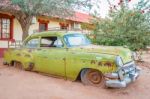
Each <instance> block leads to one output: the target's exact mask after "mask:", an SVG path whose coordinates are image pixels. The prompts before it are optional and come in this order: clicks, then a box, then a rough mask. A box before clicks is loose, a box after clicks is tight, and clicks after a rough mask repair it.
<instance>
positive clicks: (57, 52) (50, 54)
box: [35, 36, 66, 77]
mask: <svg viewBox="0 0 150 99" xmlns="http://www.w3.org/2000/svg"><path fill="white" fill-rule="evenodd" d="M35 56H36V57H35V63H36V64H35V70H36V71H40V72H44V73H48V74H53V75H57V76H63V77H64V76H65V58H66V49H65V48H63V44H62V42H61V40H60V39H59V38H58V37H56V36H53V37H41V43H40V48H39V51H38V52H37V53H36V55H35Z"/></svg>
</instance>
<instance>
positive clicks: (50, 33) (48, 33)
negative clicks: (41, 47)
mask: <svg viewBox="0 0 150 99" xmlns="http://www.w3.org/2000/svg"><path fill="white" fill-rule="evenodd" d="M67 34H82V33H80V32H76V31H44V32H39V33H34V34H32V35H30V37H31V38H32V37H39V36H61V37H62V36H64V35H67Z"/></svg>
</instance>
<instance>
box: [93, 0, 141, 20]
mask: <svg viewBox="0 0 150 99" xmlns="http://www.w3.org/2000/svg"><path fill="white" fill-rule="evenodd" d="M138 1H139V0H131V1H130V3H129V8H133V6H134V5H135V4H137V3H138ZM110 2H111V3H112V4H113V5H116V6H117V5H118V3H119V0H110ZM97 4H98V5H99V7H100V8H98V7H97V6H96V5H97ZM93 5H94V6H93V8H92V10H91V12H92V13H93V12H94V11H95V10H96V12H99V14H100V17H102V18H105V17H106V16H107V15H108V11H109V4H108V2H107V0H93Z"/></svg>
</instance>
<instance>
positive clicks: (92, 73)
mask: <svg viewBox="0 0 150 99" xmlns="http://www.w3.org/2000/svg"><path fill="white" fill-rule="evenodd" d="M81 81H82V83H83V84H85V85H92V86H97V87H102V86H104V77H103V74H102V73H101V72H100V71H98V70H94V69H84V70H82V71H81Z"/></svg>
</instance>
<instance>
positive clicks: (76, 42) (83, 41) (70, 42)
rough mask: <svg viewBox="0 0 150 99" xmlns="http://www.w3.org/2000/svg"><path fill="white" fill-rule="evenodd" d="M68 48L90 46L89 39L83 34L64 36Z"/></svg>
mask: <svg viewBox="0 0 150 99" xmlns="http://www.w3.org/2000/svg"><path fill="white" fill-rule="evenodd" d="M64 40H65V43H66V44H67V46H68V47H75V46H85V45H89V44H91V42H90V41H89V39H88V38H87V37H86V36H85V35H83V34H67V35H65V36H64Z"/></svg>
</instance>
